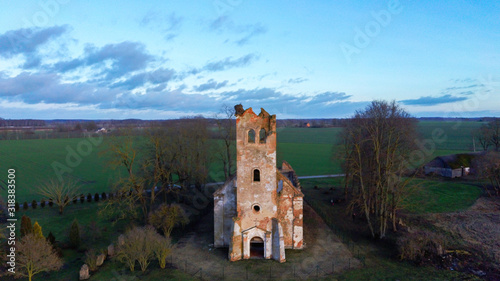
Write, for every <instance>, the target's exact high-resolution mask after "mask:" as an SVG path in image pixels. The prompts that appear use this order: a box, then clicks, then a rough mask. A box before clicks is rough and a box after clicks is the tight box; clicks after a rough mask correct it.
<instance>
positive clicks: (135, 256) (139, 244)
mask: <svg viewBox="0 0 500 281" xmlns="http://www.w3.org/2000/svg"><path fill="white" fill-rule="evenodd" d="M158 236H160V235H159V234H158V233H157V232H156V230H155V229H154V227H152V226H150V225H147V226H144V227H134V228H133V229H131V230H129V231H127V232H126V233H125V238H124V243H123V244H122V245H120V246H119V248H118V259H119V260H120V261H121V262H123V263H125V264H126V265H127V266H128V267H129V269H130V271H134V269H135V262H136V261H137V262H139V265H140V267H141V271H143V272H144V271H146V269H147V268H148V266H149V264H150V263H151V261H152V259H153V258H154V257H155V250H157V248H156V247H157V246H158V245H157V244H156V243H157V242H158V241H159V238H158ZM160 237H161V236H160Z"/></svg>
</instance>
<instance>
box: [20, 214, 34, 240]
mask: <svg viewBox="0 0 500 281" xmlns="http://www.w3.org/2000/svg"><path fill="white" fill-rule="evenodd" d="M20 231H21V237H23V236H25V235H28V234H30V233H33V225H31V219H30V217H28V216H25V215H23V216H22V217H21V230H20Z"/></svg>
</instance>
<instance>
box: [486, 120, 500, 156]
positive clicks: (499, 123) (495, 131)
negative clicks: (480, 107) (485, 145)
mask: <svg viewBox="0 0 500 281" xmlns="http://www.w3.org/2000/svg"><path fill="white" fill-rule="evenodd" d="M488 129H489V131H490V132H491V135H490V142H491V144H493V146H495V151H499V149H500V118H495V119H493V120H492V121H490V122H489V123H488Z"/></svg>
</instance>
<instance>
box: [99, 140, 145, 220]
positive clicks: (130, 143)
mask: <svg viewBox="0 0 500 281" xmlns="http://www.w3.org/2000/svg"><path fill="white" fill-rule="evenodd" d="M137 142H138V140H137V138H136V137H135V136H134V135H133V133H132V132H131V131H130V130H128V131H127V132H126V133H125V136H118V137H111V138H109V139H108V142H107V149H106V150H104V151H103V153H104V154H107V155H108V156H109V157H110V164H111V167H112V168H115V169H116V168H119V167H122V168H125V170H126V175H125V176H123V177H121V178H120V180H119V181H118V182H117V183H116V185H115V191H116V193H117V196H115V197H114V198H113V199H110V200H108V201H107V203H106V205H105V206H104V208H103V209H102V210H101V213H103V212H108V213H109V214H112V215H117V216H118V218H121V219H125V218H136V217H137V215H138V214H137V207H138V206H139V207H140V208H141V212H142V215H143V218H144V222H146V221H147V218H148V200H147V198H146V188H145V187H146V186H145V178H144V177H143V176H141V175H140V173H139V172H138V171H136V170H138V167H139V168H140V164H139V163H137V159H136V158H137V155H138V154H139V153H140V151H139V149H140V148H139V147H138V144H137Z"/></svg>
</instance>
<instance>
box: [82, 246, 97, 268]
mask: <svg viewBox="0 0 500 281" xmlns="http://www.w3.org/2000/svg"><path fill="white" fill-rule="evenodd" d="M97 256H98V254H97V251H96V250H94V249H90V250H88V251H87V252H85V263H86V264H87V265H88V266H89V269H90V271H96V270H97Z"/></svg>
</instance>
